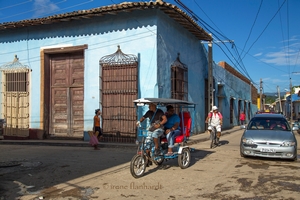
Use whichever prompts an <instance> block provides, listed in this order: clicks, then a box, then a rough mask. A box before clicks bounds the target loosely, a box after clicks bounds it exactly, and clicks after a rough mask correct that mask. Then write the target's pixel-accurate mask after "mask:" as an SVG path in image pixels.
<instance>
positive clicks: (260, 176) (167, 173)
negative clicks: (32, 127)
mask: <svg viewBox="0 0 300 200" xmlns="http://www.w3.org/2000/svg"><path fill="white" fill-rule="evenodd" d="M241 134H242V131H241V130H240V131H236V132H234V133H232V134H228V135H224V136H222V139H221V143H222V145H221V146H220V147H217V148H214V149H210V148H209V141H203V142H200V143H197V144H193V145H192V147H193V148H195V151H194V152H192V154H191V155H192V162H191V165H190V166H189V167H188V168H187V169H181V168H180V167H179V166H178V162H177V160H175V159H174V160H169V161H167V162H164V163H163V164H162V166H159V167H157V166H150V167H149V168H147V171H146V173H145V174H144V176H143V177H141V178H139V179H135V178H133V177H132V176H131V174H130V169H129V163H130V160H131V158H132V157H133V156H134V154H135V153H136V150H135V149H133V148H101V150H99V151H97V150H93V149H92V148H87V147H74V146H36V145H20V146H16V145H0V151H1V154H0V160H1V163H0V200H4V199H5V200H6V199H8V200H11V199H20V200H28V199H49V200H50V199H51V200H53V199H68V200H75V199H76V200H77V199H81V200H82V199H83V200H87V199H109V200H111V199H170V200H175V199H255V200H262V199H289V200H292V199H299V196H300V174H299V169H300V165H299V164H300V161H299V160H298V161H296V162H291V161H286V160H278V159H259V158H241V157H240V155H239V140H240V136H241ZM297 140H298V141H300V140H299V135H298V134H297ZM299 146H300V145H298V152H300V149H299ZM299 159H300V158H299ZM1 164H2V165H1Z"/></svg>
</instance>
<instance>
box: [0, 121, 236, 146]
mask: <svg viewBox="0 0 300 200" xmlns="http://www.w3.org/2000/svg"><path fill="white" fill-rule="evenodd" d="M238 130H241V129H240V127H239V126H234V127H233V128H231V129H227V130H223V131H222V135H226V134H230V133H233V132H235V131H238ZM206 140H209V134H208V133H207V132H205V133H201V134H197V135H192V136H191V137H190V138H189V140H188V142H187V144H188V145H192V144H196V143H199V142H203V141H206ZM8 144H9V145H46V146H75V147H76V146H78V147H91V146H90V144H89V142H88V141H83V140H57V139H56V140H55V139H45V140H0V145H8ZM99 146H100V148H102V147H107V148H108V147H114V148H120V147H121V148H135V147H136V144H128V143H107V142H100V144H99Z"/></svg>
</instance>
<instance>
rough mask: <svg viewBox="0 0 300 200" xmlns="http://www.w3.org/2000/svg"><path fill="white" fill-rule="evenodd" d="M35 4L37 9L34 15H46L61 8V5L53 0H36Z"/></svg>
mask: <svg viewBox="0 0 300 200" xmlns="http://www.w3.org/2000/svg"><path fill="white" fill-rule="evenodd" d="M33 6H34V10H35V13H34V17H39V16H44V15H47V14H48V13H52V12H54V11H56V10H59V7H58V6H57V5H56V4H55V3H52V2H51V0H35V1H34V3H33Z"/></svg>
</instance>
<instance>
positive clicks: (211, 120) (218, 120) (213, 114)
mask: <svg viewBox="0 0 300 200" xmlns="http://www.w3.org/2000/svg"><path fill="white" fill-rule="evenodd" d="M205 123H208V128H207V129H208V131H209V133H211V130H212V128H213V127H216V131H217V140H216V144H219V141H220V137H221V127H222V124H223V116H222V114H221V113H220V112H218V107H217V106H213V107H212V111H210V112H209V113H208V115H207V118H206V120H205Z"/></svg>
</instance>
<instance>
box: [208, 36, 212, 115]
mask: <svg viewBox="0 0 300 200" xmlns="http://www.w3.org/2000/svg"><path fill="white" fill-rule="evenodd" d="M212 63H213V61H212V41H209V42H208V99H207V100H208V104H207V105H208V111H211V109H212V107H213V98H212V97H213V66H212Z"/></svg>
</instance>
